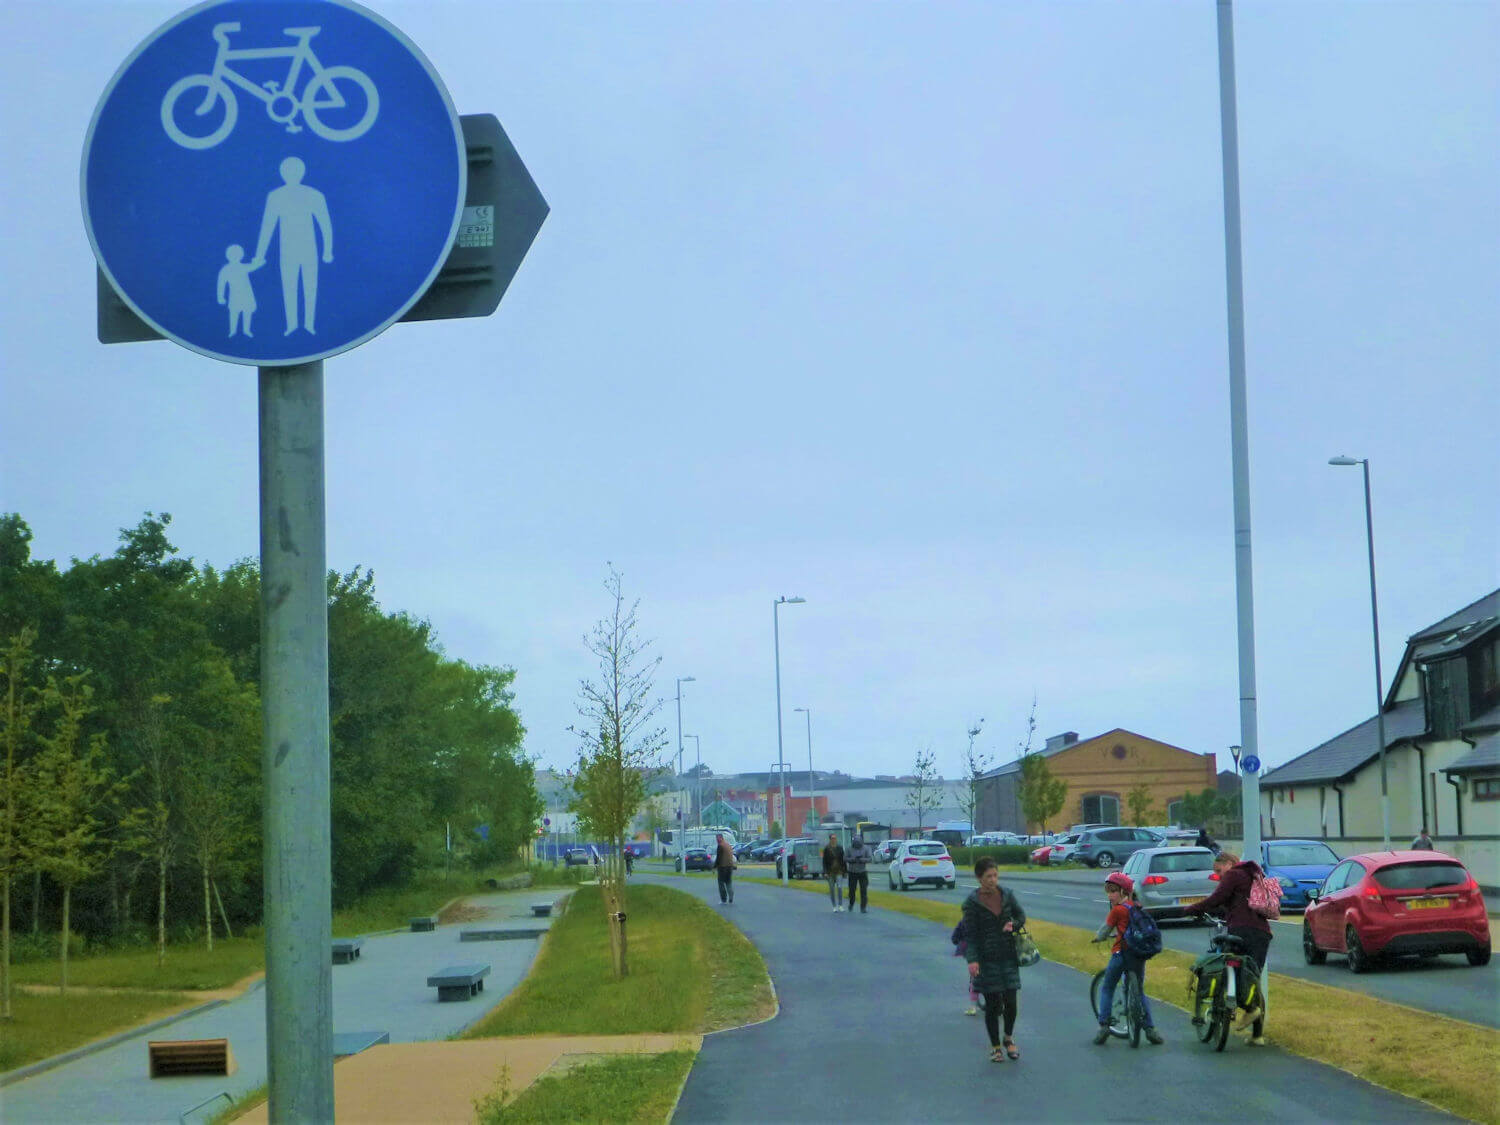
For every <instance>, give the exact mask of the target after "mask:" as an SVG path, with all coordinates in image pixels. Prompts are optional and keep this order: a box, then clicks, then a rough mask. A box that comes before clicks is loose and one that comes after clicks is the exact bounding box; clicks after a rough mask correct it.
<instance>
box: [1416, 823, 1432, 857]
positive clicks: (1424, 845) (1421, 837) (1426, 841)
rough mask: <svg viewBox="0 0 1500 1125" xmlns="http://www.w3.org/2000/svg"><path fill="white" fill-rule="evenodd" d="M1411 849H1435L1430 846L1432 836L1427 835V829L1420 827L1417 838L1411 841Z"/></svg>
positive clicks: (1427, 850)
mask: <svg viewBox="0 0 1500 1125" xmlns="http://www.w3.org/2000/svg"><path fill="white" fill-rule="evenodd" d="M1411 850H1412V851H1414V852H1430V851H1435V850H1436V849H1435V848H1434V847H1433V846H1432V837H1431V836H1429V835H1427V829H1425V828H1424V829H1422V831H1421V832H1420V833H1419V834H1418V836H1417V838H1416V839H1415V840H1413V841H1412V842H1411Z"/></svg>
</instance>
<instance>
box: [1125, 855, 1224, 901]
mask: <svg viewBox="0 0 1500 1125" xmlns="http://www.w3.org/2000/svg"><path fill="white" fill-rule="evenodd" d="M1123 870H1124V872H1125V874H1127V875H1129V876H1130V878H1131V879H1132V880H1133V881H1134V883H1135V895H1136V898H1137V899H1138V900H1139V901H1140V904H1141V909H1143V910H1145V912H1146V913H1147V914H1149V915H1151V916H1152V917H1153V918H1183V917H1186V916H1187V913H1186V912H1187V907H1189V906H1191V905H1193V903H1195V902H1202V901H1203V900H1204V899H1205V898H1207V897H1208V896H1209V895H1211V894H1213V892H1214V884H1215V883H1217V882H1218V881H1219V877H1218V876H1217V875H1215V874H1214V853H1213V852H1211V851H1209V849H1207V848H1198V847H1188V848H1185V847H1173V846H1164V847H1157V848H1142V849H1141V850H1140V851H1138V852H1136V853H1135V854H1134V855H1133V856H1131V857H1130V858H1129V859H1127V860H1126V861H1125V866H1124V868H1123Z"/></svg>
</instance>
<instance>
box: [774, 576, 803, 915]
mask: <svg viewBox="0 0 1500 1125" xmlns="http://www.w3.org/2000/svg"><path fill="white" fill-rule="evenodd" d="M806 601H807V599H806V598H789V597H787V596H786V595H784V594H783V595H782V596H781V597H779V598H777V599H776V600H775V601H773V602H772V603H771V644H772V646H773V648H774V650H775V653H776V768H777V769H779V770H780V771H781V819H782V825H781V834H782V836H784V837H786V838H788V839H790V838H791V832H789V831H788V830H787V826H786V823H785V822H786V821H788V820H790V819H791V806H790V803H789V800H788V797H787V791H786V756H785V754H784V753H783V752H782V748H781V619H780V618H779V617H778V616H777V611H779V610H780V609H781V607H782V606H783V605H802V604H803V603H804V602H806ZM791 866H792V865H791V864H790V863H783V864H782V865H781V885H782V886H790V885H791V880H790V878H789V877H788V869H789V868H790V867H791Z"/></svg>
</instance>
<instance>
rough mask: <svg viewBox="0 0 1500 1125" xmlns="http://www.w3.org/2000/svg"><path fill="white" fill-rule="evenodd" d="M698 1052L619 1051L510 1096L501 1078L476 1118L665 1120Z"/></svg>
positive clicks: (515, 1124) (494, 1124) (512, 1122)
mask: <svg viewBox="0 0 1500 1125" xmlns="http://www.w3.org/2000/svg"><path fill="white" fill-rule="evenodd" d="M695 1057H696V1055H695V1053H694V1052H693V1051H668V1052H666V1053H665V1054H661V1055H616V1056H614V1057H611V1058H606V1059H601V1060H600V1061H598V1062H591V1063H586V1064H583V1065H581V1066H575V1067H572V1068H571V1069H569V1070H568V1071H567V1072H566V1073H564V1074H560V1075H556V1076H544V1077H543V1078H541V1079H539V1080H538V1081H537V1082H535V1083H533V1084H532V1085H531V1086H529V1087H527V1088H526V1089H525V1090H523V1091H522V1092H521V1093H520V1094H519V1095H517V1096H516V1097H515V1098H514V1099H510V1100H507V1095H508V1091H507V1090H506V1088H505V1082H504V1079H503V1078H502V1080H501V1083H500V1087H499V1088H498V1089H497V1090H496V1091H495V1092H494V1093H492V1094H490V1095H489V1096H488V1097H485V1098H481V1099H479V1100H477V1101H476V1102H475V1103H474V1112H475V1116H476V1120H478V1121H479V1122H480V1125H525V1123H531V1122H535V1123H537V1125H540V1123H542V1122H565V1121H588V1122H600V1123H608V1125H615V1123H627V1122H641V1121H653V1122H655V1121H666V1120H667V1115H668V1114H670V1113H671V1112H672V1107H673V1105H674V1103H675V1102H676V1100H677V1091H678V1090H679V1089H681V1088H682V1084H683V1082H684V1081H685V1080H686V1079H687V1073H688V1071H689V1070H691V1069H692V1066H693V1059H694V1058H695Z"/></svg>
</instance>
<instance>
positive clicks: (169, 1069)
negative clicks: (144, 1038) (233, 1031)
mask: <svg viewBox="0 0 1500 1125" xmlns="http://www.w3.org/2000/svg"><path fill="white" fill-rule="evenodd" d="M146 1061H147V1063H148V1064H149V1066H150V1068H151V1077H152V1078H174V1077H176V1076H178V1075H191V1074H233V1073H234V1071H235V1065H234V1054H233V1052H231V1051H230V1049H229V1040H228V1039H153V1040H150V1041H149V1042H148V1043H147V1044H146Z"/></svg>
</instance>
